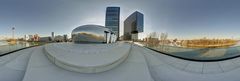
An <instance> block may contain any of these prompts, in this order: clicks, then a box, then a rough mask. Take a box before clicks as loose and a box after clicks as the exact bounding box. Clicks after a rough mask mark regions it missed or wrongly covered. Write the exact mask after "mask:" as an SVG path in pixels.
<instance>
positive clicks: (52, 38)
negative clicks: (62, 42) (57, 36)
mask: <svg viewBox="0 0 240 81" xmlns="http://www.w3.org/2000/svg"><path fill="white" fill-rule="evenodd" d="M51 40H52V41H54V32H52V37H51Z"/></svg>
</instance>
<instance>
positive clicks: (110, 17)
mask: <svg viewBox="0 0 240 81" xmlns="http://www.w3.org/2000/svg"><path fill="white" fill-rule="evenodd" d="M119 16H120V7H107V10H106V19H105V26H106V27H107V28H109V29H110V30H112V31H113V32H114V33H115V34H116V36H117V39H118V38H119V19H120V18H119Z"/></svg>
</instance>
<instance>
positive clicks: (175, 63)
mask: <svg viewBox="0 0 240 81" xmlns="http://www.w3.org/2000/svg"><path fill="white" fill-rule="evenodd" d="M239 74H240V58H235V59H230V60H225V61H219V62H193V61H188V60H182V59H178V58H174V57H171V56H167V55H163V54H159V53H157V52H154V51H152V50H149V49H147V48H144V47H141V46H137V45H133V47H132V48H131V51H130V53H129V56H128V58H127V59H126V60H125V61H124V62H123V63H121V64H120V65H118V66H117V67H115V68H113V69H111V70H109V71H105V72H101V73H93V74H89V73H79V72H73V71H68V70H65V69H63V68H60V67H58V66H56V65H55V64H54V63H52V62H51V61H49V59H48V58H47V57H46V55H45V52H44V51H43V46H39V47H34V48H29V49H25V50H22V51H19V52H15V53H12V54H9V55H6V56H3V57H0V80H1V81H239V80H240V77H239Z"/></svg>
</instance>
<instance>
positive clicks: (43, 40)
mask: <svg viewBox="0 0 240 81" xmlns="http://www.w3.org/2000/svg"><path fill="white" fill-rule="evenodd" d="M51 41H52V38H51V37H40V38H39V42H51Z"/></svg>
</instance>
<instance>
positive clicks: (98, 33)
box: [72, 25, 116, 43]
mask: <svg viewBox="0 0 240 81" xmlns="http://www.w3.org/2000/svg"><path fill="white" fill-rule="evenodd" d="M72 40H73V42H74V43H113V42H115V41H116V36H115V34H114V33H113V32H112V31H111V30H109V29H108V28H105V27H104V26H100V25H83V26H79V27H77V28H75V29H74V30H73V31H72Z"/></svg>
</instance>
